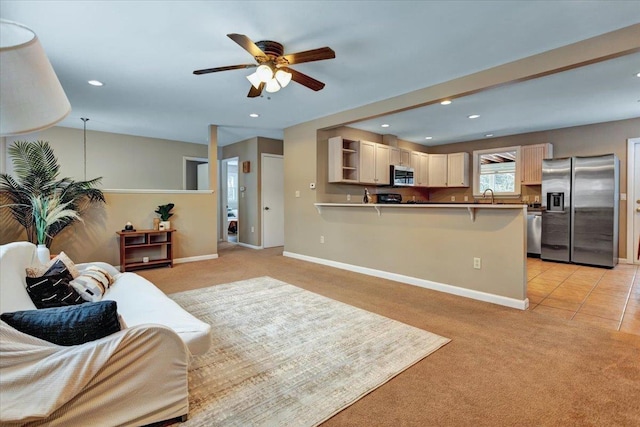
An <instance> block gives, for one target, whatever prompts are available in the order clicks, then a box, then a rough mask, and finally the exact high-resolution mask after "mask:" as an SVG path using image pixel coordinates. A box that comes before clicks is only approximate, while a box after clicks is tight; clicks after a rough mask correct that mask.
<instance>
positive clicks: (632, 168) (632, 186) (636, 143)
mask: <svg viewBox="0 0 640 427" xmlns="http://www.w3.org/2000/svg"><path fill="white" fill-rule="evenodd" d="M627 153H628V159H627V165H628V176H627V180H628V181H627V182H628V184H627V186H628V187H629V190H628V193H629V194H627V204H628V207H629V209H628V210H629V216H628V221H627V224H628V225H627V227H628V229H629V230H628V231H627V240H629V241H630V244H627V248H628V249H627V254H628V255H627V259H628V258H629V256H632V260H633V263H634V264H640V138H632V139H630V140H629V150H628V152H627ZM629 249H630V250H629Z"/></svg>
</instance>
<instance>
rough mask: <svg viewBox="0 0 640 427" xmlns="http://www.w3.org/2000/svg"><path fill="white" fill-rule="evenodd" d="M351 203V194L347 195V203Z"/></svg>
mask: <svg viewBox="0 0 640 427" xmlns="http://www.w3.org/2000/svg"><path fill="white" fill-rule="evenodd" d="M350 201H351V194H347V202H350Z"/></svg>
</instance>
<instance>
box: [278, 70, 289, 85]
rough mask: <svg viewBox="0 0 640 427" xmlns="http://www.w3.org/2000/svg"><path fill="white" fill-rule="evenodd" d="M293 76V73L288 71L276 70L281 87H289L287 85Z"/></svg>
mask: <svg viewBox="0 0 640 427" xmlns="http://www.w3.org/2000/svg"><path fill="white" fill-rule="evenodd" d="M291 77H292V75H291V73H288V72H286V71H284V70H278V71H276V80H278V83H280V86H281V87H287V85H288V84H289V82H290V81H291Z"/></svg>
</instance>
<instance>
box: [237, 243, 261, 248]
mask: <svg viewBox="0 0 640 427" xmlns="http://www.w3.org/2000/svg"><path fill="white" fill-rule="evenodd" d="M238 246H243V247H245V248H251V249H263V248H262V246H255V245H250V244H248V243H241V242H238Z"/></svg>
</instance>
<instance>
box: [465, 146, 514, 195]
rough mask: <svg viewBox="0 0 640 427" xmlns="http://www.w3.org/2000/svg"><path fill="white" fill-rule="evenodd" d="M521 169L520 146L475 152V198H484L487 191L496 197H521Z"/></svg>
mask: <svg viewBox="0 0 640 427" xmlns="http://www.w3.org/2000/svg"><path fill="white" fill-rule="evenodd" d="M520 169H521V162H520V146H515V147H500V148H492V149H489V150H476V151H474V152H473V195H474V197H482V195H483V193H484V192H485V191H486V190H487V189H491V190H492V191H493V195H494V196H495V197H519V196H520V173H521V171H520Z"/></svg>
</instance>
